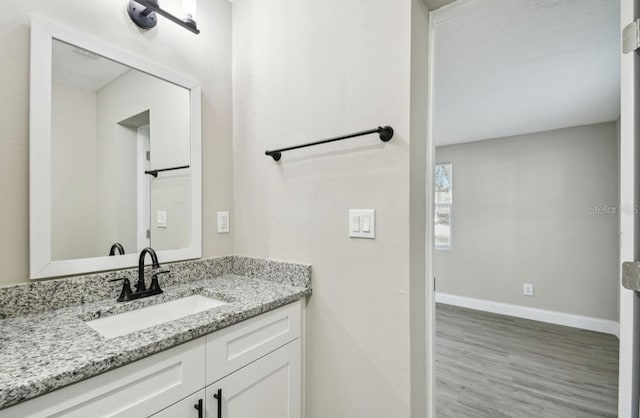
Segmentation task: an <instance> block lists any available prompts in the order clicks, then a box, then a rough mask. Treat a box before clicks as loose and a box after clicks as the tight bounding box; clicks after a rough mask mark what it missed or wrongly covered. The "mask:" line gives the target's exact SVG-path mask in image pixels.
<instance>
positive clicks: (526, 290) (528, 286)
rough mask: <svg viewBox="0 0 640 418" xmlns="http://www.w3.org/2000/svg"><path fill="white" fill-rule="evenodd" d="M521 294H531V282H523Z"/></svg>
mask: <svg viewBox="0 0 640 418" xmlns="http://www.w3.org/2000/svg"><path fill="white" fill-rule="evenodd" d="M522 294H523V295H525V296H533V285H532V284H531V283H525V284H523V285H522Z"/></svg>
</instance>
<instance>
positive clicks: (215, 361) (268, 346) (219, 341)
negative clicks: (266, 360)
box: [206, 301, 302, 384]
mask: <svg viewBox="0 0 640 418" xmlns="http://www.w3.org/2000/svg"><path fill="white" fill-rule="evenodd" d="M301 303H302V302H301V301H297V302H294V303H292V304H289V305H287V306H283V307H281V308H279V309H276V310H274V311H271V312H267V313H264V314H262V315H259V316H257V317H255V318H251V319H248V320H246V321H244V322H241V323H239V324H236V325H233V326H231V327H229V328H225V329H222V330H220V331H218V332H215V333H213V334H210V335H208V336H207V347H206V352H207V363H206V368H207V384H211V383H213V382H215V381H217V380H219V379H221V378H223V377H224V376H227V375H228V374H230V373H233V372H234V371H236V370H238V369H240V368H242V367H244V366H246V365H247V364H249V363H251V362H252V361H255V360H257V359H259V358H260V357H262V356H264V355H266V354H269V353H270V352H272V351H274V350H276V349H277V348H279V347H282V346H283V345H285V344H287V343H288V342H290V341H293V340H295V339H296V338H298V337H299V336H300V318H301V307H300V306H301V305H300V304H301Z"/></svg>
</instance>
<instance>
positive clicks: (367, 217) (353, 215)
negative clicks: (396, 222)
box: [349, 209, 376, 239]
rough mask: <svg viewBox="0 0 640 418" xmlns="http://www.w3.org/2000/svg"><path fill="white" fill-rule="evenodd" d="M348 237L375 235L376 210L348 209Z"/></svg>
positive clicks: (369, 236) (371, 237)
mask: <svg viewBox="0 0 640 418" xmlns="http://www.w3.org/2000/svg"><path fill="white" fill-rule="evenodd" d="M349 237H351V238H370V239H374V238H375V237H376V211H375V210H374V209H351V210H349Z"/></svg>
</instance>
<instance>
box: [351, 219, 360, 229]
mask: <svg viewBox="0 0 640 418" xmlns="http://www.w3.org/2000/svg"><path fill="white" fill-rule="evenodd" d="M360 221H361V216H360V215H354V216H351V232H360Z"/></svg>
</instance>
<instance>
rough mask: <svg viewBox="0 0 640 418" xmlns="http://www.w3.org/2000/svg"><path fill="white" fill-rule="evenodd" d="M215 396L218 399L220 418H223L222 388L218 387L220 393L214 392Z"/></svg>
mask: <svg viewBox="0 0 640 418" xmlns="http://www.w3.org/2000/svg"><path fill="white" fill-rule="evenodd" d="M213 397H214V398H216V399H217V400H218V418H222V389H218V393H214V394H213Z"/></svg>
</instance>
